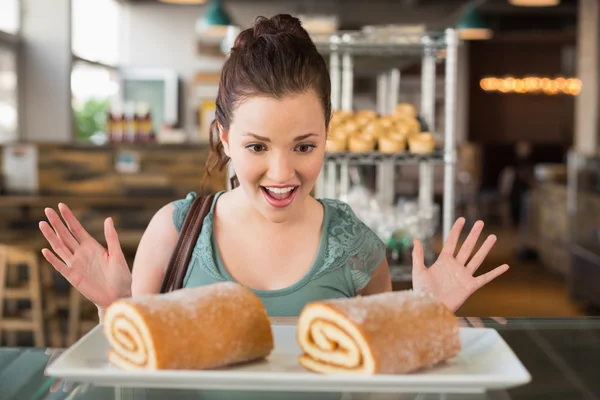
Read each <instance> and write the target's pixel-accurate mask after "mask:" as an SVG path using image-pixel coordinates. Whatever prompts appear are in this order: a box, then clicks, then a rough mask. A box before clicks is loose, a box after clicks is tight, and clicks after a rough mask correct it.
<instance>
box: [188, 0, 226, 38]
mask: <svg viewBox="0 0 600 400" xmlns="http://www.w3.org/2000/svg"><path fill="white" fill-rule="evenodd" d="M229 25H233V21H232V19H231V17H230V16H229V14H228V13H227V11H225V9H224V8H223V6H222V5H221V1H220V0H210V2H209V3H208V4H207V6H206V11H205V12H204V14H203V15H201V16H200V18H198V20H197V21H196V31H197V32H198V34H201V35H209V36H224V35H225V32H226V31H227V27H228V26H229Z"/></svg>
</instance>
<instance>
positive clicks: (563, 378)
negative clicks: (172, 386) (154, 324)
mask: <svg viewBox="0 0 600 400" xmlns="http://www.w3.org/2000/svg"><path fill="white" fill-rule="evenodd" d="M461 324H462V325H463V326H471V327H488V328H492V329H495V330H496V331H497V332H498V333H499V334H500V335H501V336H502V337H503V339H504V340H505V341H506V343H507V344H508V345H509V346H510V347H511V349H512V350H513V351H514V352H515V354H516V355H517V356H518V357H519V359H520V360H521V362H522V363H523V364H524V366H525V367H526V368H527V370H528V371H529V373H530V374H531V376H532V380H531V382H530V383H528V384H526V385H522V386H519V387H515V388H512V389H509V390H501V391H490V392H487V393H485V394H467V393H464V394H462V393H454V394H446V393H438V394H435V393H433V394H432V393H428V394H420V393H414V394H387V393H371V394H370V393H311V392H304V393H292V392H290V393H286V394H285V396H284V397H285V400H296V399H336V400H338V399H339V400H357V399H358V400H363V399H364V400H367V399H368V400H388V399H415V400H417V399H418V400H428V399H444V400H450V399H490V400H493V399H545V400H546V399H561V400H563V399H564V400H566V399H597V398H600V379H598V377H599V376H600V375H599V372H598V371H600V317H581V318H499V317H496V318H466V319H461ZM51 353H52V351H49V349H43V348H11V347H2V348H0V399H2V400H13V399H15V400H23V399H32V400H41V399H44V400H55V399H56V400H59V399H144V400H150V399H169V398H171V399H233V398H236V399H237V398H239V399H257V398H258V397H257V393H252V392H235V395H232V392H231V391H228V392H227V393H223V392H219V391H198V390H167V389H164V390H159V389H140V388H126V387H95V386H91V385H87V384H78V383H77V382H73V383H71V382H68V383H66V384H65V383H64V382H60V381H58V380H56V379H55V378H53V377H48V376H45V374H44V370H45V368H46V365H47V364H48V362H49V361H50V358H51ZM273 396H274V397H272V398H273V399H275V398H282V393H281V392H277V393H275V392H274V393H273ZM270 398H271V397H269V396H268V395H265V394H264V393H261V395H260V399H261V400H262V399H264V400H268V399H270Z"/></svg>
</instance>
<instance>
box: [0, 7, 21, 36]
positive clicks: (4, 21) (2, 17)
mask: <svg viewBox="0 0 600 400" xmlns="http://www.w3.org/2000/svg"><path fill="white" fill-rule="evenodd" d="M19 3H20V2H19V0H0V31H2V32H7V33H10V34H13V35H15V34H17V33H18V32H19V29H20V27H21V21H20V20H21V18H20V15H21V14H20V5H19Z"/></svg>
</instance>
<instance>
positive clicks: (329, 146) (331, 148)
mask: <svg viewBox="0 0 600 400" xmlns="http://www.w3.org/2000/svg"><path fill="white" fill-rule="evenodd" d="M347 141H348V140H347V138H345V137H343V136H336V135H333V136H328V137H327V140H326V141H325V151H326V152H328V153H341V152H344V151H346V143H347Z"/></svg>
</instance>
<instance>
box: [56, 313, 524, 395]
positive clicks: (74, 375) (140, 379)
mask: <svg viewBox="0 0 600 400" xmlns="http://www.w3.org/2000/svg"><path fill="white" fill-rule="evenodd" d="M273 333H274V337H275V350H274V351H273V353H272V354H271V356H270V357H269V358H268V360H265V361H261V362H256V363H252V364H247V365H244V366H238V367H232V368H226V369H221V370H198V371H183V370H158V371H131V372H130V371H127V372H124V371H122V370H119V369H117V368H115V367H113V366H112V365H110V364H109V363H108V360H107V356H106V354H107V351H108V350H109V344H108V342H107V340H106V339H105V337H104V334H103V333H102V330H101V326H100V325H99V326H97V327H96V328H94V329H93V330H92V331H90V332H89V333H88V334H87V335H85V336H84V337H82V338H81V339H80V340H79V341H78V342H77V343H75V344H74V345H73V346H71V347H70V348H69V349H67V350H66V351H65V352H64V353H63V354H62V355H61V356H59V358H57V359H56V360H55V361H54V362H53V363H52V364H51V365H50V366H49V367H48V369H47V371H46V372H47V373H48V375H51V376H57V377H60V378H64V379H68V380H71V381H75V382H89V383H92V384H94V385H96V386H121V387H127V388H136V387H144V388H178V389H223V390H236V391H237V390H247V391H254V390H257V391H287V392H315V391H318V392H356V393H358V392H373V393H375V392H378V393H382V392H383V393H400V392H404V393H407V392H410V393H415V392H418V393H481V392H484V391H486V390H491V389H506V388H510V387H514V386H518V385H522V384H525V383H528V382H529V381H530V380H531V376H530V374H529V372H528V371H527V370H526V369H525V367H524V366H523V364H521V362H520V361H519V359H518V358H517V357H516V355H515V354H514V353H513V352H512V350H511V349H510V347H508V345H507V344H506V342H504V340H503V339H502V337H501V336H500V335H499V334H498V333H497V332H496V331H495V330H493V329H487V328H460V337H461V342H462V345H463V348H462V351H461V352H460V354H459V355H458V356H457V357H455V358H453V359H451V360H448V361H447V362H445V363H442V364H439V365H437V366H435V367H433V368H430V369H428V370H425V371H422V372H419V373H413V374H404V375H374V376H356V375H352V376H349V375H335V376H334V375H329V376H327V375H319V374H314V373H311V372H308V371H306V370H305V369H304V368H302V366H300V365H299V363H298V362H297V356H298V355H299V354H300V352H301V351H300V347H299V346H298V344H297V342H296V327H295V326H277V325H274V326H273Z"/></svg>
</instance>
